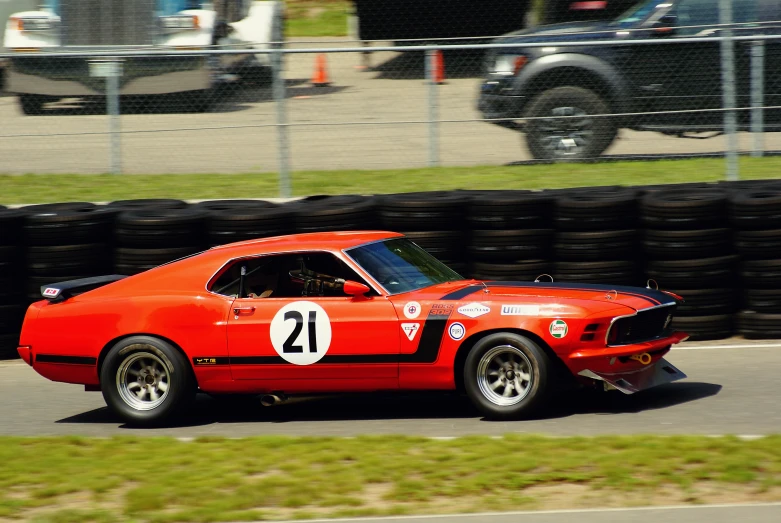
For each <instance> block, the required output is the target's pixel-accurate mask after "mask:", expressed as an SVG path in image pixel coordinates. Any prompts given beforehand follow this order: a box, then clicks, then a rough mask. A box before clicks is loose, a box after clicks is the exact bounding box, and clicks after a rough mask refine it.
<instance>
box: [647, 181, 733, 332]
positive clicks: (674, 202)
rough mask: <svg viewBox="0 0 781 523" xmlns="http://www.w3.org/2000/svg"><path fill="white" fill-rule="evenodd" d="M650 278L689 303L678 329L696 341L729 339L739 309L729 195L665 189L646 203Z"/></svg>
mask: <svg viewBox="0 0 781 523" xmlns="http://www.w3.org/2000/svg"><path fill="white" fill-rule="evenodd" d="M641 215H642V221H643V224H644V226H645V231H644V240H643V252H644V255H645V257H646V259H647V264H646V275H647V277H648V278H649V279H652V280H654V281H655V282H657V283H658V284H659V285H660V287H662V288H664V289H666V290H670V291H673V292H675V293H676V294H679V295H681V296H684V297H685V298H686V303H684V304H682V305H681V306H680V307H679V309H678V313H677V314H676V317H675V320H674V321H675V326H676V327H677V328H679V329H680V330H683V331H685V332H688V333H690V334H691V339H693V340H697V339H700V340H702V339H719V338H727V337H729V336H730V335H731V334H732V332H733V321H732V313H733V312H734V311H735V309H736V297H737V294H736V289H735V288H736V286H737V278H736V276H737V275H736V273H735V268H736V265H737V257H736V256H734V254H733V245H732V231H731V229H729V228H728V221H727V195H726V193H725V192H724V191H723V190H719V189H709V190H700V191H692V190H683V189H677V190H675V189H673V190H661V191H656V192H651V193H648V194H646V195H645V196H644V197H643V198H642V200H641Z"/></svg>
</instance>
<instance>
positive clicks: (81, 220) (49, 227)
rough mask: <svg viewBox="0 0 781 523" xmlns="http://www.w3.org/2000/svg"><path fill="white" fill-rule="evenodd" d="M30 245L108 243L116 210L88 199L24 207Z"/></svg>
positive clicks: (25, 226) (27, 238) (27, 239)
mask: <svg viewBox="0 0 781 523" xmlns="http://www.w3.org/2000/svg"><path fill="white" fill-rule="evenodd" d="M22 210H23V211H24V212H25V214H26V217H25V222H24V228H23V230H24V238H25V243H27V244H28V245H69V244H84V243H108V242H109V241H110V239H111V227H112V225H113V222H114V218H115V214H116V213H115V212H114V211H113V210H107V209H104V208H101V207H98V206H96V205H95V204H92V203H87V202H73V203H55V204H44V205H30V206H28V207H23V208H22Z"/></svg>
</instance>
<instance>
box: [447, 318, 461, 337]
mask: <svg viewBox="0 0 781 523" xmlns="http://www.w3.org/2000/svg"><path fill="white" fill-rule="evenodd" d="M447 333H448V334H450V337H451V338H453V339H454V340H456V341H458V340H460V339H461V338H463V337H464V334H466V329H465V328H464V326H463V325H462V324H460V323H458V322H457V321H456V322H453V323H451V324H450V328H449V329H448V330H447Z"/></svg>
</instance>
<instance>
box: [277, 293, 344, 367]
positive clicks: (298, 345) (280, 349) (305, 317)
mask: <svg viewBox="0 0 781 523" xmlns="http://www.w3.org/2000/svg"><path fill="white" fill-rule="evenodd" d="M270 335H271V345H273V346H274V350H275V351H277V354H279V355H280V356H281V357H282V359H284V360H285V361H287V362H288V363H292V364H294V365H311V364H313V363H317V362H318V361H320V359H321V358H322V357H323V356H325V354H326V352H328V347H329V346H330V345H331V320H330V319H329V318H328V314H326V312H325V310H324V309H323V308H322V307H321V306H320V305H318V304H316V303H314V302H311V301H294V302H292V303H288V304H287V305H285V306H284V307H282V308H281V309H279V310H278V311H277V313H276V314H275V315H274V319H273V320H271V329H270Z"/></svg>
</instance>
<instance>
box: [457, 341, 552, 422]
mask: <svg viewBox="0 0 781 523" xmlns="http://www.w3.org/2000/svg"><path fill="white" fill-rule="evenodd" d="M551 369H552V366H551V364H550V362H549V360H548V356H547V355H546V354H545V352H544V351H543V350H542V349H541V348H540V347H539V346H538V345H537V344H536V343H535V342H534V341H532V340H530V339H529V338H527V337H525V336H520V335H518V334H512V333H498V334H491V335H490V336H486V337H485V338H483V339H481V340H480V341H478V342H477V343H476V344H475V346H474V347H473V348H472V350H471V351H470V352H469V355H468V356H467V358H466V362H465V365H464V386H465V388H466V393H467V395H468V396H469V399H471V400H472V403H474V405H475V406H476V407H477V408H478V409H479V410H480V411H481V412H482V413H483V414H484V415H485V416H487V417H489V418H494V419H517V418H520V417H524V416H528V415H530V414H532V413H533V412H534V411H535V410H536V409H537V408H539V407H540V405H542V404H543V403H544V400H545V396H546V394H547V391H548V388H549V387H548V384H549V382H550V377H549V375H550V370H551Z"/></svg>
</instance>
